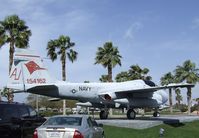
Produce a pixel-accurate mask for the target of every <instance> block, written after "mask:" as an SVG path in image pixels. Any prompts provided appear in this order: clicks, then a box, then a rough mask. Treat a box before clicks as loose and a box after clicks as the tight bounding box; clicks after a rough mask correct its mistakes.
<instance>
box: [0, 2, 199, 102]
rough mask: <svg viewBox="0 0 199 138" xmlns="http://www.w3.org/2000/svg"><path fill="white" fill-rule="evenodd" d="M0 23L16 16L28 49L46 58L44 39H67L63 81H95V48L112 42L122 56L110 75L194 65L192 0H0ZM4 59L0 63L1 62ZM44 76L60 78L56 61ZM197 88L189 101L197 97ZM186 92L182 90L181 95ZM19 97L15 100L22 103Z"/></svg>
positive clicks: (197, 46)
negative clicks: (69, 56)
mask: <svg viewBox="0 0 199 138" xmlns="http://www.w3.org/2000/svg"><path fill="white" fill-rule="evenodd" d="M0 3H1V4H0V20H3V19H4V18H5V17H6V16H8V15H11V14H17V15H19V17H20V18H21V19H23V20H25V21H26V24H27V25H28V26H29V28H30V29H31V31H32V36H31V38H30V49H33V50H35V51H37V52H38V54H40V55H42V57H46V50H45V49H46V45H47V42H48V41H49V40H50V39H56V38H58V37H59V35H62V34H63V35H68V36H70V38H71V40H72V41H73V42H75V43H76V46H75V50H76V51H77V52H78V53H79V55H78V60H77V61H76V62H75V63H73V64H71V63H69V62H68V63H67V75H68V76H67V79H68V81H71V82H83V81H85V80H89V81H94V82H98V80H99V77H100V76H101V75H102V74H106V72H107V71H106V69H104V68H103V67H102V66H100V65H94V62H95V60H94V58H95V53H96V50H97V47H99V46H103V44H104V43H105V42H107V41H112V42H113V44H114V45H115V46H117V47H118V49H119V51H120V54H121V55H122V57H123V58H122V66H121V67H119V66H117V67H116V68H114V70H113V75H114V76H115V75H116V74H117V73H119V72H121V71H126V70H128V69H129V66H130V65H133V64H138V65H140V66H141V67H147V68H149V69H150V73H149V75H151V76H152V77H153V80H154V82H156V83H157V84H159V80H160V77H161V76H163V75H164V74H165V73H167V72H169V71H173V70H174V69H175V67H176V66H177V65H181V64H182V63H183V62H184V61H185V60H187V59H190V60H192V61H193V62H195V63H196V65H197V67H199V54H198V53H199V8H198V5H199V1H198V0H189V1H188V0H150V1H149V0H123V1H122V0H42V1H40V0H34V1H26V0H0ZM0 58H1V59H3V60H1V64H0V76H1V77H0V82H1V83H0V87H2V86H4V85H6V81H5V80H7V78H8V76H7V74H8V46H6V45H5V46H3V47H2V48H1V49H0ZM4 59H5V60H4ZM45 65H47V66H48V68H49V71H50V73H51V74H52V75H53V76H55V77H56V78H57V79H61V65H60V62H59V60H58V61H56V62H54V63H52V62H51V61H50V60H46V61H45ZM198 91H199V88H198V86H197V87H196V88H194V89H193V97H194V98H196V97H199V93H198ZM185 93H186V92H184V94H185ZM24 97H25V96H24V94H18V95H16V96H15V100H17V101H25V98H24Z"/></svg>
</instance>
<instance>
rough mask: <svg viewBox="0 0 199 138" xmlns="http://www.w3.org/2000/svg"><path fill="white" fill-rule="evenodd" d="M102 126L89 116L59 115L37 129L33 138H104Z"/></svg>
mask: <svg viewBox="0 0 199 138" xmlns="http://www.w3.org/2000/svg"><path fill="white" fill-rule="evenodd" d="M102 126H103V125H102V124H99V125H98V124H97V122H96V121H95V120H94V119H93V118H91V117H90V116H87V115H65V116H64V115H58V116H53V117H50V118H49V119H48V120H47V121H46V122H44V123H43V124H42V125H41V126H40V127H38V128H37V129H35V132H34V134H33V138H104V137H105V135H104V130H103V128H102Z"/></svg>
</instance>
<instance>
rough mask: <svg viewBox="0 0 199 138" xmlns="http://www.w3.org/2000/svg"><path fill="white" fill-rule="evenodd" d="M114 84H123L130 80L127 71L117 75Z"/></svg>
mask: <svg viewBox="0 0 199 138" xmlns="http://www.w3.org/2000/svg"><path fill="white" fill-rule="evenodd" d="M115 80H116V82H124V81H128V80H130V78H129V73H128V72H127V71H122V72H120V73H118V74H117V75H116V77H115Z"/></svg>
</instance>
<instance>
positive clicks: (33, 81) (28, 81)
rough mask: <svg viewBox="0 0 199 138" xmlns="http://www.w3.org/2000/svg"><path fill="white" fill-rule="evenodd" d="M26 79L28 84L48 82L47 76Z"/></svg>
mask: <svg viewBox="0 0 199 138" xmlns="http://www.w3.org/2000/svg"><path fill="white" fill-rule="evenodd" d="M26 81H27V83H28V84H43V83H46V79H45V78H39V79H27V80H26Z"/></svg>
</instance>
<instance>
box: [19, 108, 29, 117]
mask: <svg viewBox="0 0 199 138" xmlns="http://www.w3.org/2000/svg"><path fill="white" fill-rule="evenodd" d="M19 113H20V116H21V117H27V116H29V112H28V108H27V107H26V106H19Z"/></svg>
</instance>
